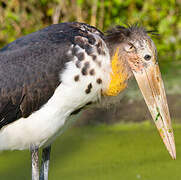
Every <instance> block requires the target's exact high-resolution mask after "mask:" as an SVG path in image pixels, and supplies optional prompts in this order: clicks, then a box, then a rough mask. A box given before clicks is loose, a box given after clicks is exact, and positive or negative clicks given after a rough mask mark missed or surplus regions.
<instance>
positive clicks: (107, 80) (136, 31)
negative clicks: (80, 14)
mask: <svg viewBox="0 0 181 180" xmlns="http://www.w3.org/2000/svg"><path fill="white" fill-rule="evenodd" d="M147 34H148V32H147V31H146V30H145V29H144V28H143V27H138V26H130V27H123V26H116V27H114V28H112V29H110V30H108V31H107V32H106V33H102V32H101V31H99V30H98V29H97V28H95V27H92V26H90V25H87V24H84V23H78V22H73V23H61V24H55V25H51V26H49V27H46V28H44V29H42V30H40V31H37V32H34V33H32V34H29V35H27V36H24V37H21V38H19V39H17V40H15V41H14V42H12V43H10V44H8V45H6V46H5V47H4V48H2V49H0V150H8V149H9V150H14V149H19V150H23V149H30V151H31V154H32V179H33V180H38V179H39V178H40V179H48V167H49V157H50V147H51V144H52V142H53V140H54V139H55V138H56V137H57V136H58V135H59V134H61V133H62V132H63V131H64V130H65V124H66V123H70V120H69V118H68V117H70V116H71V115H72V114H74V112H76V111H77V110H78V109H80V108H83V107H85V106H86V104H88V103H90V102H91V103H93V102H96V101H97V100H100V98H101V97H104V96H106V95H107V96H116V95H117V94H118V93H120V92H121V91H122V90H123V89H125V88H126V86H127V81H128V79H129V78H130V77H131V76H132V75H134V76H135V78H136V80H137V83H138V85H139V88H140V89H141V92H142V94H143V97H144V99H145V101H146V104H147V106H148V108H149V110H150V112H151V115H152V117H153V120H154V122H155V124H156V127H157V128H158V131H159V133H160V135H161V137H162V139H163V142H164V143H165V145H166V148H167V149H168V151H169V153H170V155H171V156H172V158H174V159H175V158H176V152H175V143H174V136H173V131H172V127H171V121H170V115H169V110H168V105H167V100H166V95H165V91H164V86H163V82H162V78H161V75H160V71H159V66H158V61H157V52H156V47H155V45H154V43H153V41H152V39H151V38H150V37H149V36H148V35H147ZM40 147H43V153H42V166H41V172H40V175H39V166H38V149H39V148H40Z"/></svg>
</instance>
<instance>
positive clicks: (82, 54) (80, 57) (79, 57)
mask: <svg viewBox="0 0 181 180" xmlns="http://www.w3.org/2000/svg"><path fill="white" fill-rule="evenodd" d="M77 58H78V60H79V61H82V60H84V58H85V55H84V53H83V52H81V53H79V54H77Z"/></svg>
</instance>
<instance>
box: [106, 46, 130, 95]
mask: <svg viewBox="0 0 181 180" xmlns="http://www.w3.org/2000/svg"><path fill="white" fill-rule="evenodd" d="M118 51H119V49H118V48H117V50H116V52H115V54H114V56H113V57H112V61H111V66H112V72H111V81H110V84H109V86H108V89H107V90H106V91H105V92H104V95H107V96H117V95H118V94H119V93H120V92H121V91H123V90H124V89H125V88H126V86H127V79H128V73H127V72H126V71H125V70H124V68H125V66H124V64H123V62H122V61H120V60H119V55H118Z"/></svg>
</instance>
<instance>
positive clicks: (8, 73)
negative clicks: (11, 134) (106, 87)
mask: <svg viewBox="0 0 181 180" xmlns="http://www.w3.org/2000/svg"><path fill="white" fill-rule="evenodd" d="M88 31H89V32H95V33H97V34H98V35H100V36H102V34H101V32H100V31H98V30H97V29H96V28H94V27H91V26H89V25H86V24H83V23H61V24H57V25H52V26H49V27H47V28H44V29H42V30H40V31H37V32H35V33H32V34H29V35H27V36H24V37H22V38H19V39H17V40H16V41H14V42H12V43H10V44H8V45H7V46H5V47H4V48H2V49H0V128H2V127H3V126H5V125H7V124H9V123H11V122H13V121H15V120H17V119H19V118H21V117H25V118H26V117H28V116H29V115H30V114H31V113H33V112H34V111H36V110H38V109H40V108H41V106H42V105H44V104H45V103H46V102H47V101H48V100H49V99H50V97H51V96H52V95H53V93H54V91H55V89H56V87H57V86H58V85H59V84H60V83H61V82H60V75H61V72H62V71H63V69H64V68H65V64H66V62H68V61H71V60H72V58H73V56H74V54H68V53H67V52H68V50H69V49H70V47H71V46H72V44H74V45H75V44H76V43H77V42H76V37H86V38H87V39H88V40H89V41H90V42H91V43H93V41H94V39H93V38H92V36H90V35H89V33H88ZM78 43H79V42H78ZM83 45H84V43H83ZM84 48H88V47H87V46H85V47H84Z"/></svg>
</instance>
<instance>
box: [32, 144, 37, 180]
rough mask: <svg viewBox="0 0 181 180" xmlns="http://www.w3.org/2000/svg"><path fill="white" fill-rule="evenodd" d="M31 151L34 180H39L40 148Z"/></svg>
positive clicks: (33, 148)
mask: <svg viewBox="0 0 181 180" xmlns="http://www.w3.org/2000/svg"><path fill="white" fill-rule="evenodd" d="M30 151H31V168H32V180H39V158H38V148H36V147H33V146H32V147H31V149H30Z"/></svg>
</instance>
